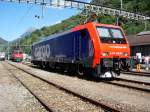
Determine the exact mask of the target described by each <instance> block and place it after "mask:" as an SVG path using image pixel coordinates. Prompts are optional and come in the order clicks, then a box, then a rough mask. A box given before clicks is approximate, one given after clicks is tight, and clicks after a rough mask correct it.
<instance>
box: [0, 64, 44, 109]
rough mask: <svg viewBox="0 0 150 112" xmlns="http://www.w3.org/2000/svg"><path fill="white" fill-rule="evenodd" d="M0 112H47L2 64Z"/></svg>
mask: <svg viewBox="0 0 150 112" xmlns="http://www.w3.org/2000/svg"><path fill="white" fill-rule="evenodd" d="M0 112H47V111H46V110H45V109H44V108H43V107H42V106H41V104H40V103H39V102H38V101H37V100H36V99H35V98H34V97H33V96H32V95H31V94H30V92H29V91H27V89H25V88H24V87H23V86H22V85H21V84H20V83H19V82H18V81H17V80H16V79H15V78H14V77H13V76H12V75H11V74H10V73H9V72H8V71H7V70H6V69H5V68H4V67H3V66H2V64H1V63H0Z"/></svg>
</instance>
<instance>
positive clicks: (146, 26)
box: [144, 20, 147, 31]
mask: <svg viewBox="0 0 150 112" xmlns="http://www.w3.org/2000/svg"><path fill="white" fill-rule="evenodd" d="M144 30H145V31H146V30H147V20H145V28H144Z"/></svg>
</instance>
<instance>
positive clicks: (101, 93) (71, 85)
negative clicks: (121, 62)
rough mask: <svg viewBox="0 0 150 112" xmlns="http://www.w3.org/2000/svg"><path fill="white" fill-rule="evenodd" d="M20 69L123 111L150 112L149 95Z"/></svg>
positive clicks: (35, 70) (28, 68) (33, 69)
mask: <svg viewBox="0 0 150 112" xmlns="http://www.w3.org/2000/svg"><path fill="white" fill-rule="evenodd" d="M13 64H15V63H13ZM19 67H21V68H24V69H26V70H27V71H29V72H32V73H34V74H36V75H38V76H40V77H43V78H44V79H46V80H49V81H51V82H53V83H56V84H59V85H61V86H63V87H66V88H68V89H70V90H72V91H76V92H78V93H80V94H83V95H85V96H87V97H90V98H92V99H95V100H97V101H100V102H103V103H106V104H108V105H111V106H113V107H115V108H119V109H121V110H122V111H128V112H129V111H132V112H136V111H142V112H148V111H150V95H149V94H148V93H144V92H139V91H135V90H132V89H127V88H122V87H118V86H114V85H110V84H105V83H103V82H96V81H88V80H85V79H79V78H77V77H71V76H66V75H60V74H58V73H51V72H47V71H44V70H40V69H36V68H32V69H31V67H29V66H26V65H22V64H20V65H19Z"/></svg>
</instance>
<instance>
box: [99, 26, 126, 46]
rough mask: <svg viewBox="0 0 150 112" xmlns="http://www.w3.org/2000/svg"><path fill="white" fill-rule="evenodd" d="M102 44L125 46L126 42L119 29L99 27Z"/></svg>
mask: <svg viewBox="0 0 150 112" xmlns="http://www.w3.org/2000/svg"><path fill="white" fill-rule="evenodd" d="M97 31H98V34H99V36H100V39H101V42H102V43H113V44H115V43H116V44H125V43H126V40H125V38H124V36H123V33H122V31H121V30H120V29H119V28H108V27H97Z"/></svg>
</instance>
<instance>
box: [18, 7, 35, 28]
mask: <svg viewBox="0 0 150 112" xmlns="http://www.w3.org/2000/svg"><path fill="white" fill-rule="evenodd" d="M32 8H33V5H31V6H29V8H28V9H27V11H26V13H25V14H24V15H23V16H22V17H21V18H20V20H19V22H18V23H17V26H18V25H19V24H20V23H21V22H22V21H23V20H24V19H25V18H26V17H27V15H28V14H29V12H30V11H31V9H32Z"/></svg>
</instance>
